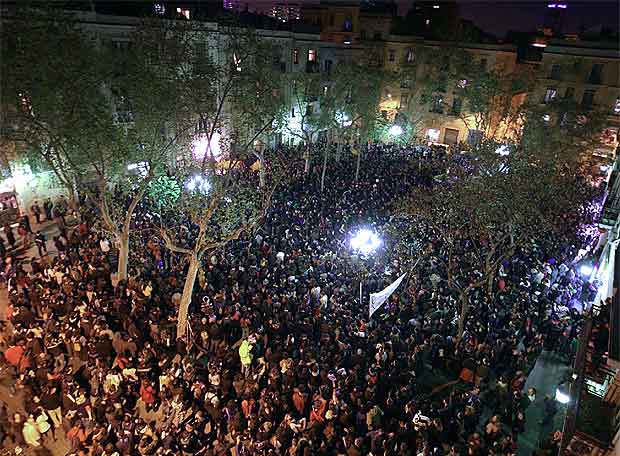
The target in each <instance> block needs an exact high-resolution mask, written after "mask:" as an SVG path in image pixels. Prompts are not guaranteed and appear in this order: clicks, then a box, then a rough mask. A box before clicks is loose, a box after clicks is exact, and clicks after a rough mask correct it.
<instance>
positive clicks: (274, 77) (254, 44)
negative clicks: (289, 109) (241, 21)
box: [230, 32, 286, 187]
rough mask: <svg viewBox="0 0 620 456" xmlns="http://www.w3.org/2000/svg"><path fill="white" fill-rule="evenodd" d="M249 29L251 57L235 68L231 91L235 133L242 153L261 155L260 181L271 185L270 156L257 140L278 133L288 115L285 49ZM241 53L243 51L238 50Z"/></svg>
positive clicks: (258, 157) (234, 140)
mask: <svg viewBox="0 0 620 456" xmlns="http://www.w3.org/2000/svg"><path fill="white" fill-rule="evenodd" d="M247 33H250V34H251V35H250V36H249V37H247V39H246V41H245V43H244V47H243V49H244V50H245V54H246V55H247V58H246V59H245V63H244V64H243V67H240V68H241V71H237V68H235V69H234V70H235V73H236V76H237V80H236V83H235V84H234V87H233V89H232V92H231V103H230V104H231V108H230V111H231V117H232V119H231V130H232V133H231V135H232V137H233V142H234V143H235V144H236V145H237V147H239V148H240V149H241V151H242V153H245V152H246V151H250V150H251V151H252V154H253V155H254V156H255V157H256V158H257V159H258V161H259V164H260V168H259V177H260V185H261V187H264V186H266V185H267V182H266V167H267V160H266V157H265V153H264V151H263V150H262V148H257V147H255V142H256V141H257V140H259V139H260V138H266V137H267V136H268V135H269V134H270V133H274V132H275V131H276V130H277V128H278V126H279V125H280V124H281V123H282V122H283V120H284V117H285V113H286V102H285V96H284V90H283V89H284V87H285V79H284V73H283V71H282V69H281V67H280V65H281V64H280V61H281V53H282V50H281V49H280V48H278V47H277V46H274V45H272V44H271V43H268V42H265V41H261V40H260V39H258V37H257V36H255V35H254V32H247ZM237 54H241V53H240V52H238V51H236V53H235V55H237ZM240 64H241V62H240Z"/></svg>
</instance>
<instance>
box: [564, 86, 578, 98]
mask: <svg viewBox="0 0 620 456" xmlns="http://www.w3.org/2000/svg"><path fill="white" fill-rule="evenodd" d="M564 98H565V99H567V100H572V99H573V98H575V88H574V87H567V88H566V92H564Z"/></svg>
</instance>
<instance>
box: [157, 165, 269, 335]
mask: <svg viewBox="0 0 620 456" xmlns="http://www.w3.org/2000/svg"><path fill="white" fill-rule="evenodd" d="M241 161H242V159H240V158H239V159H237V160H230V161H229V165H228V166H227V167H226V169H219V170H216V168H215V166H212V167H211V168H210V169H209V171H208V172H207V173H204V172H203V171H202V170H201V169H200V168H194V169H191V168H190V169H186V170H183V171H180V172H179V173H178V174H176V175H175V178H176V180H177V183H178V185H179V186H181V185H182V186H183V188H184V190H183V191H182V192H181V195H180V197H179V199H178V200H177V202H176V204H175V205H174V206H162V207H161V213H160V214H159V218H160V220H161V224H160V226H159V232H160V235H161V238H162V239H163V241H164V242H165V246H166V248H168V249H169V250H170V251H171V252H173V253H177V254H181V255H185V257H186V258H187V259H188V270H187V275H186V277H185V282H184V286H183V294H182V297H181V302H180V306H179V311H178V319H177V338H182V337H184V335H185V334H186V331H187V325H188V313H189V308H190V304H191V301H192V296H193V292H194V285H195V282H196V276H197V274H198V271H199V270H200V268H201V264H202V263H201V262H202V259H203V257H204V256H205V254H206V253H208V252H210V251H213V250H215V249H217V248H220V247H222V246H224V245H226V244H227V243H228V242H231V241H234V240H236V239H239V237H240V236H241V235H242V234H243V233H245V232H248V231H250V230H251V229H252V228H253V227H254V226H255V225H256V224H257V223H259V221H260V220H261V218H262V217H263V216H264V214H265V211H266V209H267V208H268V207H269V204H270V201H271V195H272V193H273V188H272V189H270V190H267V189H266V188H265V187H260V186H258V185H257V184H258V183H257V182H255V179H254V176H252V175H251V173H248V172H247V171H246V170H244V169H241V168H239V167H238V165H239V163H241ZM179 227H185V229H179Z"/></svg>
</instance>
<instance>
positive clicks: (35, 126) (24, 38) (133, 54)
mask: <svg viewBox="0 0 620 456" xmlns="http://www.w3.org/2000/svg"><path fill="white" fill-rule="evenodd" d="M36 14H39V13H36ZM50 14H52V13H47V12H44V13H42V15H40V16H39V15H35V16H34V17H35V19H34V20H32V17H30V16H28V17H27V19H23V18H21V17H17V18H15V22H11V27H15V28H16V29H15V30H13V32H14V33H15V35H13V38H14V39H15V42H16V46H15V48H14V52H13V53H12V54H11V58H10V59H8V62H9V65H10V66H11V67H12V66H15V67H16V68H17V69H18V70H17V71H16V72H15V74H12V77H11V78H10V79H9V80H10V87H11V89H12V90H11V91H10V93H12V94H13V96H14V97H15V96H17V100H16V102H17V103H21V105H19V104H18V106H17V108H18V109H16V110H15V111H16V112H17V113H18V116H17V117H16V120H17V122H16V125H17V128H18V130H19V131H21V132H22V133H23V134H24V138H25V139H26V141H27V142H29V143H30V144H31V145H32V146H33V149H34V150H35V151H36V152H37V153H38V154H39V155H40V156H41V157H42V158H43V159H44V160H45V162H46V163H47V164H48V165H49V166H50V167H51V168H52V169H53V170H54V172H55V173H56V175H57V177H58V178H59V180H60V181H61V182H62V183H63V184H64V185H65V186H66V187H67V188H68V189H70V195H72V196H73V195H76V194H77V191H78V189H79V190H80V191H82V192H86V193H87V195H88V196H89V197H90V198H91V199H92V200H93V201H94V202H95V203H96V206H97V208H98V209H99V211H100V215H101V220H102V223H103V226H104V228H105V229H106V230H107V231H108V232H109V233H110V234H111V235H112V236H113V237H114V239H115V241H116V244H117V246H118V249H119V256H118V269H117V272H118V277H119V279H121V280H123V279H126V277H127V264H128V261H129V244H130V234H131V230H132V217H133V215H134V213H135V210H136V208H137V206H138V204H139V203H140V201H141V200H142V199H143V197H144V196H145V193H146V191H147V188H148V186H149V182H150V181H151V180H152V179H153V178H154V177H155V176H156V175H157V173H158V168H159V167H161V166H162V165H163V164H165V163H167V162H168V161H170V160H171V159H172V157H174V156H175V155H176V152H178V150H179V149H182V148H186V147H187V146H188V143H189V141H190V139H191V136H190V134H189V133H190V130H191V129H192V128H193V125H194V121H193V119H192V116H191V115H190V111H189V110H188V109H186V108H185V107H184V106H183V105H181V104H180V103H179V99H180V97H179V92H178V90H177V88H178V87H179V86H178V84H177V82H178V75H179V74H180V72H181V70H182V69H183V68H184V65H185V61H184V60H183V59H184V57H185V55H184V54H183V53H180V52H178V51H179V49H182V46H178V44H179V42H178V41H173V40H170V39H168V36H169V35H170V32H171V28H172V27H174V24H172V25H170V26H168V27H170V28H166V26H162V25H161V24H164V23H163V22H159V23H157V24H156V23H152V22H149V21H146V22H144V23H143V24H141V26H140V27H138V29H137V30H136V32H135V34H134V35H133V36H132V40H133V41H132V42H133V46H132V47H131V49H129V50H126V51H125V52H124V53H119V52H118V51H117V50H115V49H114V48H113V47H112V46H111V43H106V42H103V41H98V40H95V39H93V38H94V37H91V36H86V35H84V34H83V33H82V32H81V30H80V29H79V27H78V24H77V23H76V22H75V21H74V19H73V18H72V17H70V16H62V15H60V16H58V15H57V13H53V14H54V15H50ZM39 53H43V54H42V55H43V57H40V56H39ZM161 55H166V56H167V61H166V62H165V64H164V65H161V64H159V63H160V62H159V61H158V57H160V56H161ZM8 73H9V74H11V72H10V71H8ZM42 75H44V76H43V79H41V76H42ZM191 132H193V131H191ZM93 184H94V185H93ZM74 199H75V198H74Z"/></svg>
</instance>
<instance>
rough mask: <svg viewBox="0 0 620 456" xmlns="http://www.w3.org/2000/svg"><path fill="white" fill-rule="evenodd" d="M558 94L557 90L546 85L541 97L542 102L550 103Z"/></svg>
mask: <svg viewBox="0 0 620 456" xmlns="http://www.w3.org/2000/svg"><path fill="white" fill-rule="evenodd" d="M557 94H558V91H557V90H556V89H555V88H553V87H547V91H546V92H545V98H543V103H551V102H552V101H553V100H554V99H555V96H556V95H557Z"/></svg>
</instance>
